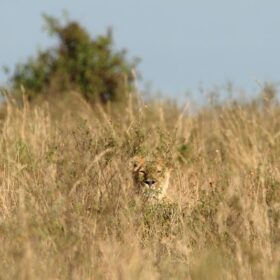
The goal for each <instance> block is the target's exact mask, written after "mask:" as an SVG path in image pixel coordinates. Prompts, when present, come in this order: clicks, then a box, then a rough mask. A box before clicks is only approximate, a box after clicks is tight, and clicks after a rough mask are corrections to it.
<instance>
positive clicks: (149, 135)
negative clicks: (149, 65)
mask: <svg viewBox="0 0 280 280" xmlns="http://www.w3.org/2000/svg"><path fill="white" fill-rule="evenodd" d="M66 104H67V105H66ZM279 128H280V107H279V105H277V102H275V103H273V102H272V101H270V102H269V103H265V102H264V101H263V100H256V101H254V102H250V103H246V104H245V103H243V104H242V103H238V102H230V103H225V104H223V105H213V106H208V107H206V108H204V109H203V110H201V111H200V112H198V113H196V114H189V113H188V108H186V110H185V111H184V110H179V109H178V107H177V106H176V105H174V104H173V103H171V102H150V103H149V104H148V105H146V106H145V105H143V104H141V102H138V103H137V102H134V100H132V98H131V99H129V101H128V104H127V105H126V106H123V107H122V108H120V109H118V108H114V107H109V106H108V107H107V108H104V107H101V106H95V107H94V108H92V107H90V106H88V105H87V104H86V103H85V102H84V101H83V100H82V99H80V98H79V97H77V96H72V97H71V99H70V101H69V100H68V101H63V102H59V101H57V102H50V103H49V102H48V103H41V104H38V105H36V106H34V105H32V106H31V105H30V104H28V103H27V102H26V101H25V102H24V104H23V106H22V107H21V108H19V107H18V106H15V105H14V104H13V102H8V103H7V106H6V113H5V117H4V118H3V120H2V122H1V135H0V151H1V153H0V172H1V173H0V178H1V181H0V182H1V188H0V211H1V212H0V255H1V257H0V278H1V279H31V280H32V279H110V280H111V279H215V280H216V279H269V280H270V279H279V278H280V250H279V245H280V227H279V225H280V223H279V220H280V207H279V206H280V171H279V158H280V132H279V131H280V130H279ZM155 149H156V150H157V151H160V152H162V154H163V155H164V154H166V153H169V154H171V155H172V159H171V160H172V163H173V166H174V170H173V175H172V180H171V185H170V188H169V195H170V197H171V198H172V199H173V201H174V203H172V204H166V203H163V204H157V205H146V206H145V205H144V206H143V205H142V204H141V203H139V201H137V200H136V199H135V197H134V195H133V193H132V192H131V189H132V180H131V177H130V171H129V164H128V163H129V159H130V158H131V157H132V156H133V155H134V154H136V153H138V152H140V151H141V152H142V153H149V152H152V151H154V150H155Z"/></svg>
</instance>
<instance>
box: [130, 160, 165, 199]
mask: <svg viewBox="0 0 280 280" xmlns="http://www.w3.org/2000/svg"><path fill="white" fill-rule="evenodd" d="M132 175H133V182H134V187H135V191H136V192H137V193H138V194H141V195H143V196H144V197H145V198H146V199H152V200H161V199H163V198H164V197H165V196H166V191H167V188H168V184H169V177H170V169H169V168H167V165H166V164H165V162H164V161H163V160H161V159H158V158H155V159H149V158H142V157H135V158H134V159H133V170H132Z"/></svg>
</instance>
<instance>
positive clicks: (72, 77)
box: [11, 16, 137, 102]
mask: <svg viewBox="0 0 280 280" xmlns="http://www.w3.org/2000/svg"><path fill="white" fill-rule="evenodd" d="M44 19H45V21H46V24H47V30H48V31H49V34H50V35H51V36H56V37H57V38H58V40H59V44H58V46H57V47H54V48H50V49H47V50H45V51H40V52H39V53H38V54H37V56H36V57H33V58H30V59H29V60H28V61H27V62H26V63H23V64H18V65H17V67H16V71H15V73H14V74H13V76H12V78H11V81H12V86H13V88H15V89H17V88H20V87H22V86H23V87H24V88H25V90H26V94H27V96H28V98H29V99H32V98H34V97H35V96H38V95H51V94H54V93H55V94H57V93H61V92H66V91H67V90H69V89H71V90H77V91H79V92H81V93H82V95H83V96H84V97H85V98H86V99H87V100H88V101H94V102H95V101H96V100H97V99H101V101H103V102H107V101H116V100H122V99H123V98H125V95H124V92H125V89H126V87H127V86H128V87H131V86H132V81H133V74H132V71H131V70H132V69H133V68H134V67H135V66H136V64H137V61H136V59H134V60H132V61H128V59H127V58H126V51H125V50H121V51H115V50H114V49H113V38H112V32H111V30H108V32H107V34H106V35H99V36H97V37H96V38H95V39H92V38H91V37H90V35H89V34H88V32H87V31H86V30H85V29H84V28H83V27H82V26H80V24H79V23H77V22H75V21H70V22H68V23H67V24H66V25H65V26H62V25H61V23H60V22H59V20H58V19H56V18H54V17H51V16H44Z"/></svg>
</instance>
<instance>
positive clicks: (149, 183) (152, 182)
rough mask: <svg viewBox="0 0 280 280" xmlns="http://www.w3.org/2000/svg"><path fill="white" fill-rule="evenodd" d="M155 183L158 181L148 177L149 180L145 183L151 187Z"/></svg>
mask: <svg viewBox="0 0 280 280" xmlns="http://www.w3.org/2000/svg"><path fill="white" fill-rule="evenodd" d="M155 183H156V181H155V180H152V179H148V180H146V181H145V184H147V185H149V187H151V186H152V185H153V184H155Z"/></svg>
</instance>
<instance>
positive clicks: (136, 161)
mask: <svg viewBox="0 0 280 280" xmlns="http://www.w3.org/2000/svg"><path fill="white" fill-rule="evenodd" d="M143 162H144V159H143V158H141V157H139V156H135V157H133V158H132V159H131V160H130V162H129V165H130V170H132V171H137V170H138V169H139V168H140V167H141V166H142V164H143Z"/></svg>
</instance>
